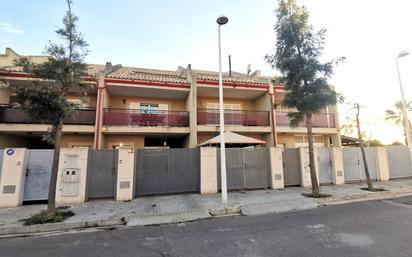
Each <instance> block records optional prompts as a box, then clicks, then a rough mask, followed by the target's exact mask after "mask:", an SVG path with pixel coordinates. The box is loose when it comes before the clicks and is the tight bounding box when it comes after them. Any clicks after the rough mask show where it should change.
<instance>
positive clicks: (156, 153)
mask: <svg viewBox="0 0 412 257" xmlns="http://www.w3.org/2000/svg"><path fill="white" fill-rule="evenodd" d="M135 169H136V170H135V173H136V176H135V177H136V181H135V195H136V196H140V195H155V194H171V193H188V192H198V191H199V188H200V167H199V150H198V149H192V148H176V149H140V150H137V151H136V165H135Z"/></svg>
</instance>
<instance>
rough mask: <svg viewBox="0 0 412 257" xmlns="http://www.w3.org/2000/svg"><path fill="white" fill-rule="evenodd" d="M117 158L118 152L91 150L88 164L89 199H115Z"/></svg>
mask: <svg viewBox="0 0 412 257" xmlns="http://www.w3.org/2000/svg"><path fill="white" fill-rule="evenodd" d="M117 158H118V151H117V150H89V157H88V163H87V197H88V198H114V196H115V193H116V174H117Z"/></svg>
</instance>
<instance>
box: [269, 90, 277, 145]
mask: <svg viewBox="0 0 412 257" xmlns="http://www.w3.org/2000/svg"><path fill="white" fill-rule="evenodd" d="M275 91H276V90H275V87H274V86H273V85H270V86H269V95H270V97H271V108H270V111H271V116H272V134H273V145H274V146H277V145H278V136H277V134H276V112H275Z"/></svg>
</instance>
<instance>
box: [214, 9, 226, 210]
mask: <svg viewBox="0 0 412 257" xmlns="http://www.w3.org/2000/svg"><path fill="white" fill-rule="evenodd" d="M228 21H229V19H228V18H227V17H226V16H224V15H222V16H220V17H219V18H217V20H216V22H217V24H219V27H218V41H219V127H220V181H221V188H222V202H223V203H227V182H226V150H225V134H224V133H225V117H224V111H223V83H222V53H221V47H220V27H221V26H222V25H225V24H226V23H227V22H228Z"/></svg>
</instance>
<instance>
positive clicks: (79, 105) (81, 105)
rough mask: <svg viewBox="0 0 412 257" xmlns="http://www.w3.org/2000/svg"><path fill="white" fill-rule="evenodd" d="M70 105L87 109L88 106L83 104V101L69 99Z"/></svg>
mask: <svg viewBox="0 0 412 257" xmlns="http://www.w3.org/2000/svg"><path fill="white" fill-rule="evenodd" d="M67 101H69V102H70V103H72V104H73V105H74V106H75V107H76V108H86V107H87V104H86V103H85V102H83V101H82V100H81V99H67Z"/></svg>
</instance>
